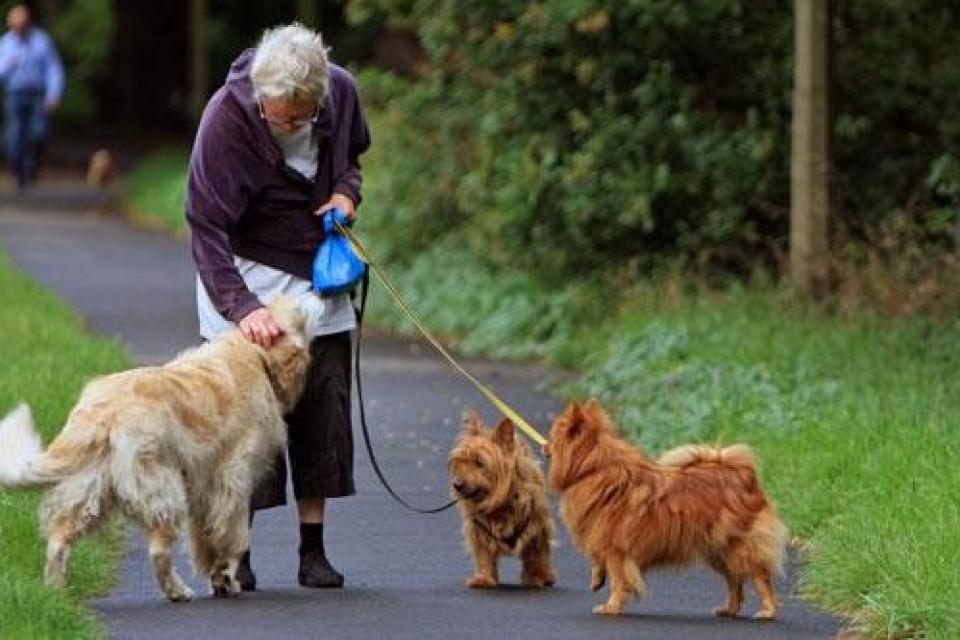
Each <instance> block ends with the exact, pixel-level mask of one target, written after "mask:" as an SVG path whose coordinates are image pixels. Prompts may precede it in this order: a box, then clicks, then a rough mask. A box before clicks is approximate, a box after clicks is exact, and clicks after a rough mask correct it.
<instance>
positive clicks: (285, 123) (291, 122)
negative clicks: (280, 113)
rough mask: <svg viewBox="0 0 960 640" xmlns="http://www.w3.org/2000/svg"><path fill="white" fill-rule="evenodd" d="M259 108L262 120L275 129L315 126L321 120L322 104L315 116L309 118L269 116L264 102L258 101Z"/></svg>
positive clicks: (316, 110) (318, 106)
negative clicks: (265, 110)
mask: <svg viewBox="0 0 960 640" xmlns="http://www.w3.org/2000/svg"><path fill="white" fill-rule="evenodd" d="M257 106H258V107H259V108H260V118H261V119H263V120H264V121H265V122H266V123H267V124H272V125H274V126H275V127H296V128H298V129H299V128H300V127H305V126H306V125H308V124H315V123H316V122H317V120H319V119H320V104H319V103H317V108H316V109H315V110H314V112H313V116H311V117H309V118H277V117H276V116H268V115H267V114H266V112H264V110H263V102H261V101H259V100H258V101H257Z"/></svg>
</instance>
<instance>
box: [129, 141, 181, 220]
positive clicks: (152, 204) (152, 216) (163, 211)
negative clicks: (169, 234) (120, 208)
mask: <svg viewBox="0 0 960 640" xmlns="http://www.w3.org/2000/svg"><path fill="white" fill-rule="evenodd" d="M188 157H189V153H188V151H187V149H184V148H182V147H170V148H167V149H163V150H161V151H158V152H156V153H154V154H152V155H150V156H148V157H147V158H146V159H145V160H144V161H143V162H142V163H141V164H139V165H138V166H137V167H136V168H135V169H134V170H133V171H132V172H130V174H129V175H128V176H127V177H126V178H125V183H126V187H125V191H126V194H125V195H126V204H127V209H128V210H129V211H130V213H131V214H132V215H133V216H134V218H136V219H137V220H138V221H139V222H141V223H143V224H146V225H148V226H151V227H156V228H160V229H165V230H167V231H173V232H174V233H184V232H185V230H186V224H185V221H184V219H183V202H184V197H185V195H186V189H187V178H186V169H185V167H186V164H187V159H188Z"/></svg>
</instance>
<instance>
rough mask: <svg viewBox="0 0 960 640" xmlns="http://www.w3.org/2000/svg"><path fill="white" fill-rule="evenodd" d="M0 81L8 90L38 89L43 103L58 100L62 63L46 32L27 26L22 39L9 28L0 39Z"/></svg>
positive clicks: (60, 89) (61, 82) (61, 78)
mask: <svg viewBox="0 0 960 640" xmlns="http://www.w3.org/2000/svg"><path fill="white" fill-rule="evenodd" d="M0 81H2V82H3V84H4V85H5V88H6V90H7V91H8V92H14V91H42V92H43V94H44V101H45V102H50V101H59V100H60V96H61V94H63V65H62V64H61V63H60V56H58V55H57V50H56V48H55V47H54V46H53V40H51V39H50V36H48V35H47V32H46V31H44V30H43V29H38V28H36V27H30V28H28V29H27V31H26V33H25V34H24V37H22V38H21V37H20V36H18V35H17V34H16V33H15V32H13V31H8V32H7V33H5V34H4V36H3V37H2V38H0Z"/></svg>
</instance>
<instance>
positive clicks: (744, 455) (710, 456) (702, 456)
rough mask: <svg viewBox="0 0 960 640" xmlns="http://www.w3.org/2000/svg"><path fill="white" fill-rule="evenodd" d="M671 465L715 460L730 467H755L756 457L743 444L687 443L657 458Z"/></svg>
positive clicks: (687, 464) (663, 463) (660, 461)
mask: <svg viewBox="0 0 960 640" xmlns="http://www.w3.org/2000/svg"><path fill="white" fill-rule="evenodd" d="M657 462H659V463H660V464H662V465H667V466H671V467H689V466H690V465H694V464H702V463H704V462H715V463H720V464H725V465H727V466H731V467H743V468H748V469H756V466H757V457H756V456H755V455H754V453H753V449H751V448H750V447H749V446H747V445H745V444H735V445H732V446H729V447H722V448H721V447H710V446H707V445H702V444H688V445H683V446H681V447H677V448H675V449H670V450H669V451H667V452H665V453H664V454H663V455H661V456H660V458H659V459H658V460H657Z"/></svg>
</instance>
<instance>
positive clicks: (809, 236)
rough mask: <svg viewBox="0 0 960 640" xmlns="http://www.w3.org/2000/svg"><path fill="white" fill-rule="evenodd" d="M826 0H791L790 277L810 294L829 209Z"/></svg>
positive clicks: (822, 274) (824, 252)
mask: <svg viewBox="0 0 960 640" xmlns="http://www.w3.org/2000/svg"><path fill="white" fill-rule="evenodd" d="M830 15H831V11H830V0H794V16H795V24H794V48H795V61H794V64H795V67H794V93H793V140H792V149H791V166H790V276H791V278H792V280H793V282H794V284H795V285H796V286H797V287H799V288H800V289H801V290H803V291H805V292H808V293H814V292H816V291H817V290H818V289H819V287H820V285H822V284H823V283H824V281H825V279H826V275H827V269H828V265H827V261H828V258H829V237H828V236H829V225H828V223H829V212H830V184H829V179H830V137H831V130H832V122H831V120H832V119H831V116H830V114H831V108H830V75H831V74H830Z"/></svg>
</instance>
